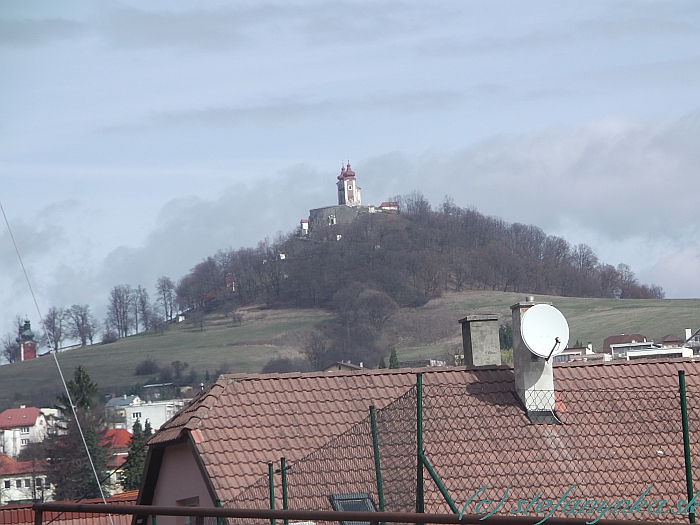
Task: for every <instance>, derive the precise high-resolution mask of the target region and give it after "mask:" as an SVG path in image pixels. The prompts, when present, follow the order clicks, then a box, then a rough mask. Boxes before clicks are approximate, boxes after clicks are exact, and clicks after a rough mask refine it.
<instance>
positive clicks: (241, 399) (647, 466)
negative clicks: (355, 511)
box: [149, 359, 700, 512]
mask: <svg viewBox="0 0 700 525" xmlns="http://www.w3.org/2000/svg"><path fill="white" fill-rule="evenodd" d="M679 368H684V369H685V370H686V378H687V383H688V387H689V389H692V391H698V390H700V362H696V361H695V360H692V359H674V360H667V361H642V360H639V361H634V362H627V361H620V362H608V363H600V364H591V363H581V364H578V363H574V364H568V365H565V364H563V365H561V366H558V367H557V368H556V370H555V372H554V373H555V391H556V392H557V415H558V416H559V417H560V418H561V419H562V421H563V423H564V424H563V425H552V424H544V425H534V424H532V423H531V422H530V420H529V419H528V417H527V415H526V414H525V412H524V410H523V409H522V406H521V404H520V402H519V400H518V399H517V397H516V396H515V394H514V376H513V370H512V368H510V367H508V366H491V367H470V368H467V369H464V368H449V367H444V368H429V369H420V371H421V372H422V373H423V384H424V389H425V394H424V395H425V399H426V401H425V406H426V407H428V408H426V410H429V411H431V412H430V418H427V419H426V423H425V429H424V433H425V439H426V454H427V455H428V456H429V458H430V461H431V462H432V464H433V466H434V468H435V469H436V471H438V473H439V474H440V476H441V478H442V480H443V482H444V483H445V485H446V486H447V488H448V490H449V491H450V492H451V493H452V494H453V496H454V497H455V500H456V501H462V502H463V501H466V500H467V499H468V497H469V495H470V494H471V493H472V492H473V491H474V490H477V489H478V488H479V487H481V486H483V485H489V486H490V487H492V488H493V487H496V488H498V487H501V488H503V487H506V486H511V487H513V489H512V490H515V491H516V492H518V491H519V492H518V496H517V497H526V496H527V494H525V493H526V492H527V491H536V490H537V488H538V487H539V488H543V486H542V483H543V480H548V481H546V483H547V485H546V486H545V487H544V488H547V490H549V491H550V492H552V491H553V492H554V493H557V491H558V492H559V493H563V491H564V490H566V488H568V487H569V486H571V485H577V486H578V487H580V488H579V490H581V491H584V490H585V491H589V492H591V491H594V493H595V494H597V493H598V492H595V491H599V492H600V491H603V492H605V491H608V492H609V494H611V495H618V494H620V492H621V491H623V492H624V491H629V492H630V493H629V494H627V496H629V497H631V496H636V495H638V494H640V493H641V492H642V491H643V490H644V489H645V488H646V487H647V486H648V485H650V484H654V485H655V487H656V489H655V490H657V489H658V491H660V492H661V493H662V494H673V495H678V494H683V490H684V478H683V474H682V472H683V468H682V456H683V446H682V438H681V435H680V423H678V403H677V397H676V396H677V391H678V384H677V382H678V369H679ZM417 371H419V370H418V369H413V370H411V369H399V370H364V371H359V372H355V373H352V374H348V373H334V372H330V373H329V372H325V373H322V372H321V373H319V372H315V373H296V374H270V375H228V376H221V378H220V379H219V380H218V381H217V382H216V383H215V384H214V385H212V386H211V387H210V388H209V389H208V390H206V391H204V392H202V393H201V394H200V395H199V396H198V397H197V398H195V399H194V400H193V402H192V403H191V404H190V405H189V406H187V407H186V408H184V409H183V410H182V411H180V413H178V414H177V415H176V416H175V417H174V418H173V419H172V420H171V421H170V422H168V423H166V425H164V427H163V428H162V429H161V430H160V431H159V432H158V433H156V434H155V435H154V436H153V437H152V438H151V440H150V442H149V444H150V445H152V446H156V445H167V444H168V443H172V442H176V441H178V440H179V439H181V438H183V437H184V436H185V434H186V433H187V432H190V433H191V436H192V438H193V441H194V442H195V444H196V447H197V449H198V451H199V454H200V456H201V458H202V461H203V463H204V465H205V467H206V469H207V472H208V474H209V477H210V479H211V481H212V484H213V487H214V489H215V491H216V493H217V496H218V497H219V498H220V499H221V500H222V501H224V502H228V501H231V500H232V499H235V497H236V496H237V495H238V494H240V493H241V491H242V490H243V489H244V488H246V487H248V486H250V485H251V484H253V483H254V482H257V481H259V480H260V479H261V478H262V477H264V475H265V473H266V471H267V465H266V464H267V463H268V462H269V461H274V462H278V461H279V458H280V457H281V456H284V457H285V458H286V459H287V461H288V462H289V463H290V464H292V463H295V462H300V461H302V459H303V458H305V457H306V456H307V455H308V454H309V453H310V452H312V451H314V450H318V449H319V448H320V447H322V446H324V445H325V444H327V443H329V442H330V441H331V440H332V439H333V438H335V437H337V436H338V435H340V434H341V433H343V432H345V431H346V430H349V429H350V428H351V427H353V426H354V425H356V424H357V423H358V422H360V421H363V420H365V419H366V417H367V415H368V406H369V405H374V406H375V407H376V408H377V410H381V409H382V408H384V407H386V406H387V405H388V404H389V403H391V402H392V401H394V400H396V399H397V398H399V397H400V396H402V395H403V394H405V393H406V392H408V391H409V390H411V389H412V388H413V387H414V385H415V381H416V375H415V374H416V372H417ZM645 392H646V395H647V397H644V395H643V394H644V393H645ZM650 392H651V394H650ZM660 394H663V395H660ZM596 396H597V397H596ZM635 396H640V397H639V398H637V397H635ZM664 396H666V397H667V398H668V399H667V401H668V403H667V404H666V405H663V406H661V405H660V407H659V408H656V409H654V410H652V411H651V412H647V413H645V414H646V415H647V416H648V415H649V413H652V414H653V415H654V419H653V420H644V419H639V418H638V417H636V414H635V412H634V410H636V409H637V405H640V404H644V403H652V402H656V401H657V400H658V399H660V398H662V397H664ZM664 399H665V398H664ZM426 417H427V416H426ZM431 421H432V423H431ZM667 421H673V422H674V423H673V424H672V425H669V424H668V423H667ZM435 422H440V424H441V425H443V426H439V425H438V424H437V423H435ZM675 423H678V425H676V424H675ZM692 424H693V428H691V431H693V430H695V428H694V427H697V426H698V423H692ZM436 425H437V426H436ZM676 427H678V428H676ZM697 432H698V434H700V428H698V429H697ZM652 435H653V436H654V438H653V439H654V440H656V441H653V440H652V439H649V436H652ZM659 440H660V441H659ZM611 443H615V447H612V448H611V447H610V444H611ZM659 443H662V444H661V445H659ZM693 447H694V453H695V454H698V453H700V445H696V444H694V445H693ZM591 450H594V451H596V453H591V452H590V451H591ZM613 450H614V452H608V451H613ZM601 454H602V456H601ZM606 454H608V455H607V456H606ZM617 454H620V455H617ZM603 456H605V457H603ZM647 456H648V457H647ZM297 464H299V463H297ZM413 470H414V472H415V467H413ZM334 475H337V476H341V473H334ZM616 476H617V477H616ZM679 476H680V478H679ZM677 478H678V479H677ZM652 480H653V481H652ZM623 481H624V483H623ZM591 487H593V488H591ZM470 491H472V492H470ZM532 495H534V492H533V494H530V495H529V496H527V497H532ZM499 497H500V495H499ZM436 502H437V503H436ZM326 503H327V502H326ZM433 503H434V504H435V505H437V507H438V508H434V510H436V511H440V512H443V511H446V510H447V509H446V507H445V508H442V507H444V502H441V499H440V497H439V495H438V496H436V497H435V498H434V500H433ZM441 505H442V507H441Z"/></svg>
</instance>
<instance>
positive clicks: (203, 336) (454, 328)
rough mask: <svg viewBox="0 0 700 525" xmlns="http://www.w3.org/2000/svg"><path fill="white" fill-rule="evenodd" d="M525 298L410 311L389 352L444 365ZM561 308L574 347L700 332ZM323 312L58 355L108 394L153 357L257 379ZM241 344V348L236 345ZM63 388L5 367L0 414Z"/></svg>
mask: <svg viewBox="0 0 700 525" xmlns="http://www.w3.org/2000/svg"><path fill="white" fill-rule="evenodd" d="M523 299H524V295H523V294H513V293H502V292H463V293H451V294H446V295H445V296H444V297H441V298H439V299H435V300H433V301H430V302H429V303H428V304H427V305H425V306H424V307H422V308H415V309H404V310H401V311H400V312H399V313H398V314H397V315H395V316H394V318H392V320H391V321H390V322H389V323H388V325H387V327H386V337H387V341H388V342H389V344H392V345H395V346H396V347H397V352H398V356H399V359H400V360H410V359H420V358H431V357H438V358H439V357H441V356H442V355H444V354H445V352H450V351H452V350H453V349H454V348H455V346H458V345H461V334H460V329H459V324H458V323H457V321H458V319H460V318H462V317H464V316H465V315H467V314H470V313H496V314H498V315H499V316H500V317H501V320H502V321H505V320H508V319H509V318H510V308H509V307H510V305H512V304H514V303H516V302H518V301H521V300H523ZM537 300H538V301H549V302H551V303H552V304H554V306H556V307H557V308H559V309H560V310H561V311H562V312H563V313H564V315H565V316H566V318H567V319H568V321H569V325H570V328H571V343H572V344H573V342H574V341H576V340H577V339H578V340H580V341H582V342H584V343H586V342H588V341H590V342H592V343H593V345H594V348H596V349H600V348H601V347H602V344H603V339H604V338H605V337H606V336H608V335H613V334H619V333H635V332H639V333H642V334H644V335H646V336H647V337H649V338H659V337H662V336H664V335H666V334H668V333H673V334H676V335H679V336H683V333H684V332H683V331H684V329H685V328H692V329H694V330H695V329H697V328H699V326H698V325H699V324H700V322H699V318H700V300H644V301H642V300H639V301H636V300H631V301H627V300H625V301H618V300H614V299H577V298H562V297H544V296H539V297H537ZM329 316H330V314H329V313H327V312H324V311H321V310H256V309H249V310H246V311H245V313H244V322H243V324H242V325H240V326H233V325H231V323H230V322H229V321H227V320H225V319H223V318H221V317H220V316H216V315H214V316H210V317H209V318H208V319H207V324H206V325H205V327H204V331H199V330H198V329H195V328H192V327H191V326H189V325H177V326H173V327H171V329H170V330H168V331H166V332H165V334H141V335H138V336H133V337H129V338H127V339H124V340H121V341H118V342H117V343H114V344H110V345H104V346H103V345H95V346H92V347H88V348H84V349H77V350H70V351H66V352H62V353H61V354H59V360H60V362H61V365H62V367H63V370H64V373H65V374H66V375H71V374H72V372H73V369H74V368H75V367H76V366H77V365H78V364H83V365H85V367H86V368H87V370H88V372H89V373H90V375H91V376H92V378H93V379H94V380H95V381H96V382H97V383H98V384H99V385H100V386H101V387H103V388H106V387H110V388H115V389H116V388H117V387H119V386H126V385H133V384H135V383H137V382H143V381H144V380H145V378H143V377H138V376H136V375H134V367H135V366H136V364H137V363H138V362H140V361H141V360H143V359H145V358H146V357H153V358H154V359H156V360H157V361H158V362H160V363H163V364H164V363H170V362H172V361H175V360H180V361H187V362H188V363H189V364H190V365H191V366H192V367H194V368H195V369H196V370H197V371H198V372H199V373H200V378H203V376H204V372H205V371H206V370H209V371H210V372H212V373H213V372H214V370H216V369H217V368H219V366H220V365H221V364H222V363H228V364H229V365H230V369H231V371H234V372H257V371H259V370H260V369H261V367H262V365H263V364H264V363H265V362H266V361H268V360H269V359H271V358H273V357H277V356H291V355H296V353H297V349H298V348H299V347H300V346H301V344H302V342H301V338H300V335H299V332H300V331H301V330H303V329H304V328H307V327H309V326H312V325H313V324H314V323H316V322H318V321H321V320H323V319H326V318H328V317H329ZM233 342H236V344H235V345H233V346H232V345H230V344H229V343H233ZM58 387H59V378H58V374H57V372H56V368H55V364H54V363H53V359H52V358H50V357H43V358H41V359H37V360H36V361H29V362H25V363H16V364H14V365H9V366H2V367H0V408H2V407H5V406H9V405H10V404H14V405H16V404H18V403H20V402H23V401H24V400H25V399H26V398H25V396H23V395H20V394H21V393H24V392H27V391H29V390H40V389H47V391H48V390H51V391H54V390H56V389H57V388H58Z"/></svg>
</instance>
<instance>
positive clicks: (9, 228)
mask: <svg viewBox="0 0 700 525" xmlns="http://www.w3.org/2000/svg"><path fill="white" fill-rule="evenodd" d="M0 210H2V216H3V217H4V218H5V224H6V225H7V231H8V232H10V238H11V239H12V245H13V246H14V247H15V253H16V254H17V258H18V259H19V264H20V266H21V267H22V273H23V274H24V278H25V280H26V281H27V286H28V287H29V293H30V294H31V296H32V300H33V301H34V306H35V307H36V312H37V314H38V315H39V319H40V321H41V326H43V327H44V333H45V334H46V336H47V338H48V339H49V344H50V346H54V344H53V343H54V341H51V334H50V333H49V331H48V330H47V329H46V323H45V322H44V316H43V315H41V309H40V308H39V302H38V301H37V299H36V295H35V294H34V289H33V288H32V283H31V281H30V280H29V274H28V273H27V269H26V268H25V267H24V261H22V255H21V254H20V252H19V248H18V247H17V242H16V241H15V236H14V234H13V233H12V228H11V227H10V221H9V220H8V219H7V214H6V213H5V208H4V207H3V205H2V201H0ZM51 353H52V354H53V359H54V362H55V363H56V368H58V374H59V375H60V376H61V382H62V383H63V389H64V390H65V392H66V396H67V397H68V402H69V403H70V406H71V409H72V410H73V417H75V423H76V425H77V426H78V432H80V438H81V439H82V441H83V446H84V447H85V453H86V454H87V457H88V461H89V462H90V467H91V468H92V473H93V474H94V476H95V480H97V486H98V487H99V488H100V495H101V496H102V501H103V502H104V504H105V505H107V498H105V493H104V490H102V484H101V483H100V477H99V476H98V475H97V470H96V469H95V463H94V461H93V460H92V455H91V454H90V449H89V448H88V446H87V441H85V434H84V433H83V428H82V426H81V425H80V419H79V418H78V414H77V412H76V406H75V405H74V404H73V398H72V397H71V395H70V392H69V391H68V385H67V384H66V380H65V378H64V377H63V371H62V370H61V365H60V364H58V357H56V354H57V353H58V350H56V351H55V352H51ZM109 520H110V522H111V523H112V525H114V520H113V519H112V515H111V514H110V515H109Z"/></svg>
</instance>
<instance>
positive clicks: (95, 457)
mask: <svg viewBox="0 0 700 525" xmlns="http://www.w3.org/2000/svg"><path fill="white" fill-rule="evenodd" d="M67 386H68V391H69V392H70V394H71V398H72V400H73V404H74V406H75V411H73V410H72V409H71V408H70V402H69V401H68V396H66V395H65V394H61V395H59V396H58V401H59V402H60V403H61V404H62V405H64V407H65V413H66V416H67V420H66V424H65V428H63V429H62V431H61V432H57V433H55V434H51V435H49V437H48V438H47V448H46V453H47V454H46V455H47V457H48V461H49V468H48V481H49V483H51V484H52V485H53V486H54V487H55V491H54V499H56V500H76V499H81V498H95V497H99V496H100V490H99V487H98V485H97V480H96V479H95V474H94V473H93V470H92V466H91V465H90V460H89V459H88V455H87V453H86V450H85V445H84V444H83V440H82V438H81V436H80V430H79V429H78V421H79V422H80V427H81V428H82V430H83V435H84V436H85V444H86V445H87V449H88V450H89V452H90V456H91V457H92V461H93V463H94V466H95V470H96V471H97V475H98V477H99V479H101V480H102V479H105V478H107V457H108V450H107V445H106V444H105V437H104V432H105V429H104V424H103V423H104V422H103V421H102V419H101V417H100V416H99V415H98V413H97V412H96V411H95V412H91V411H90V408H92V407H93V406H95V398H96V396H97V392H98V390H99V388H98V386H97V384H95V383H93V381H92V379H90V376H89V375H88V373H87V372H86V371H85V369H84V368H83V367H82V366H79V367H78V368H76V370H75V372H74V374H73V379H72V380H70V381H68V382H67ZM103 488H104V487H103ZM105 493H107V491H106V490H105Z"/></svg>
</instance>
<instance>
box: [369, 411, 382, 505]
mask: <svg viewBox="0 0 700 525" xmlns="http://www.w3.org/2000/svg"><path fill="white" fill-rule="evenodd" d="M369 418H370V421H371V422H372V446H373V448H374V471H375V472H376V475H377V499H378V500H379V512H384V487H383V486H382V467H381V463H380V462H379V435H378V434H377V414H376V412H375V410H374V405H370V407H369Z"/></svg>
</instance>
